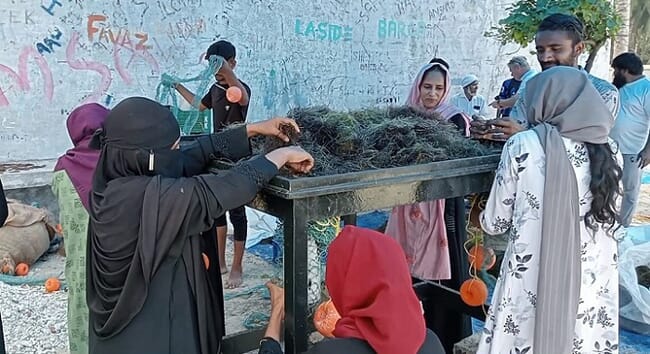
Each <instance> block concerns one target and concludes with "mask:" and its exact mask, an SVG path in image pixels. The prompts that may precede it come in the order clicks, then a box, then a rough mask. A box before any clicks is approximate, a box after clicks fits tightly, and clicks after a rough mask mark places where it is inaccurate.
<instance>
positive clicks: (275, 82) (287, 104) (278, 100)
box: [262, 69, 309, 114]
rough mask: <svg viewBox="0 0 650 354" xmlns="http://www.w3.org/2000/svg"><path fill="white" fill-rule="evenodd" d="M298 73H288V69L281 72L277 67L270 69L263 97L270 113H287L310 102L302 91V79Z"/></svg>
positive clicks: (265, 106)
mask: <svg viewBox="0 0 650 354" xmlns="http://www.w3.org/2000/svg"><path fill="white" fill-rule="evenodd" d="M296 75H297V74H288V73H287V71H286V70H282V72H281V73H280V74H278V72H277V71H276V70H275V69H271V70H270V71H269V73H268V75H267V77H266V80H265V83H264V95H263V97H262V102H263V105H264V108H265V109H266V110H267V112H268V113H269V114H286V112H287V111H288V110H290V109H291V108H294V107H301V106H306V105H308V104H309V99H308V98H307V97H306V96H305V95H304V94H303V93H302V92H301V88H302V87H301V85H300V81H301V80H300V78H298V77H296Z"/></svg>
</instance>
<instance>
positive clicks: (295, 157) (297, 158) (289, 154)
mask: <svg viewBox="0 0 650 354" xmlns="http://www.w3.org/2000/svg"><path fill="white" fill-rule="evenodd" d="M266 158H267V159H269V161H271V162H273V163H274V164H275V165H276V166H277V167H278V169H280V168H282V167H287V168H289V169H290V170H292V171H293V172H297V173H308V172H309V171H311V169H312V168H313V167H314V158H313V157H312V156H311V155H310V154H309V153H308V152H307V151H305V150H303V149H302V148H301V147H298V146H287V147H283V148H279V149H276V150H273V151H271V152H269V153H268V154H266Z"/></svg>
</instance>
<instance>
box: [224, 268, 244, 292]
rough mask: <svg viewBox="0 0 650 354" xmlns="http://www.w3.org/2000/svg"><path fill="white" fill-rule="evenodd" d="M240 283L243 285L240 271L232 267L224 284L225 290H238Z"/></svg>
mask: <svg viewBox="0 0 650 354" xmlns="http://www.w3.org/2000/svg"><path fill="white" fill-rule="evenodd" d="M242 283H243V279H242V271H241V269H236V268H235V267H232V269H230V276H229V277H228V281H227V282H226V288H227V289H234V288H238V287H240V286H241V284H242Z"/></svg>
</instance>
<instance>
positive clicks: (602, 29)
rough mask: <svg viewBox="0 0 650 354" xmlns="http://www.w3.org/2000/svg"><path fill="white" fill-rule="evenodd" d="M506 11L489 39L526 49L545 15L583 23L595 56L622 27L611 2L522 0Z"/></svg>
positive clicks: (590, 51)
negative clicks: (568, 16)
mask: <svg viewBox="0 0 650 354" xmlns="http://www.w3.org/2000/svg"><path fill="white" fill-rule="evenodd" d="M642 1H646V0H642ZM506 11H507V12H508V16H507V17H505V18H504V19H502V20H500V21H499V26H496V27H492V28H491V29H490V30H489V31H488V32H486V33H485V36H486V37H492V38H496V39H497V40H498V41H499V42H501V43H502V44H504V45H505V44H507V43H517V44H519V45H520V46H522V47H526V46H527V45H528V44H529V43H530V42H532V41H533V40H534V39H535V33H536V32H537V26H538V25H539V23H540V22H542V20H543V19H544V18H545V17H546V16H549V15H551V14H554V13H565V14H572V15H575V16H577V17H578V18H579V19H580V20H582V22H583V23H584V25H585V43H586V44H587V52H589V53H592V52H593V56H594V57H595V52H597V51H598V50H599V49H600V48H601V47H602V46H603V44H605V42H606V41H607V39H609V38H611V37H613V36H615V35H616V33H617V32H618V31H619V29H620V27H621V24H622V19H621V17H620V16H619V15H618V14H617V13H616V10H615V9H614V6H613V5H612V3H611V1H610V0H519V1H516V2H515V3H513V4H512V5H511V6H509V7H507V8H506ZM590 58H591V56H590ZM589 66H590V65H589Z"/></svg>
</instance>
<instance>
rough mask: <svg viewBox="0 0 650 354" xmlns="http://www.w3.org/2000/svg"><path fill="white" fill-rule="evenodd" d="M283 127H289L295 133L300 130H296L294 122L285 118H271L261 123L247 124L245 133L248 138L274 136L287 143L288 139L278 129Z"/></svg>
mask: <svg viewBox="0 0 650 354" xmlns="http://www.w3.org/2000/svg"><path fill="white" fill-rule="evenodd" d="M283 125H290V126H292V127H293V129H294V130H295V131H296V132H297V133H299V132H300V128H298V124H296V121H295V120H293V119H290V118H286V117H279V118H273V119H269V120H265V121H262V122H257V123H251V124H248V125H247V126H246V132H247V133H248V137H249V138H251V137H254V136H257V135H264V136H275V137H278V138H280V139H282V141H284V142H289V141H290V139H289V137H288V136H287V135H286V134H284V133H283V132H282V129H280V128H281V127H282V126H283Z"/></svg>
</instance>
